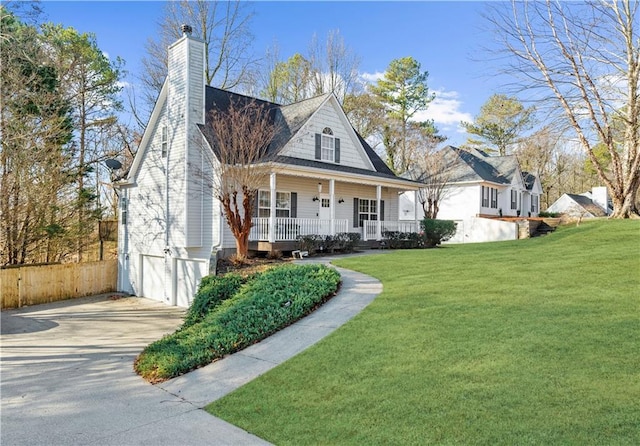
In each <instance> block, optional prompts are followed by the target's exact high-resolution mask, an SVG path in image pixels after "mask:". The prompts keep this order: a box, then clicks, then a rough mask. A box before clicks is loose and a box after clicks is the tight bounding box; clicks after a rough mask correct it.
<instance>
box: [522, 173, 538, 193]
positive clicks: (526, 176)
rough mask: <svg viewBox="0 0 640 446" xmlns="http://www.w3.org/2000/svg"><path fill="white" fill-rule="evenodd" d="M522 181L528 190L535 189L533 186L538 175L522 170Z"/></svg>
mask: <svg viewBox="0 0 640 446" xmlns="http://www.w3.org/2000/svg"><path fill="white" fill-rule="evenodd" d="M522 181H523V182H524V185H525V186H526V188H527V190H533V186H534V185H535V184H536V176H535V175H534V174H532V173H529V172H522Z"/></svg>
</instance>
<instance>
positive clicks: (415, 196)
mask: <svg viewBox="0 0 640 446" xmlns="http://www.w3.org/2000/svg"><path fill="white" fill-rule="evenodd" d="M413 219H414V220H415V228H416V233H418V232H420V219H419V218H418V190H417V189H416V190H414V191H413Z"/></svg>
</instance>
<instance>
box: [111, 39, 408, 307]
mask: <svg viewBox="0 0 640 446" xmlns="http://www.w3.org/2000/svg"><path fill="white" fill-rule="evenodd" d="M168 62H169V64H168V76H167V79H166V81H165V83H164V85H163V87H162V90H161V92H160V95H159V97H158V100H157V102H156V104H155V107H154V109H153V112H152V114H151V118H150V120H149V123H148V125H147V128H146V130H145V133H144V135H143V137H142V140H141V143H140V146H139V148H138V152H137V153H136V157H135V160H134V162H133V165H132V167H131V170H130V172H129V175H128V177H127V179H126V181H124V182H122V183H121V184H120V185H119V187H120V190H121V194H120V196H121V213H120V223H119V231H120V232H119V240H120V241H121V245H120V246H119V266H120V270H119V282H118V283H119V289H120V290H122V291H126V292H129V293H132V294H135V295H137V296H145V297H148V298H151V299H156V300H160V301H162V302H165V303H168V304H170V305H179V306H188V305H189V304H190V302H191V300H192V297H193V295H194V293H195V291H196V289H197V285H198V283H199V280H200V279H201V278H202V277H203V276H205V275H207V274H209V273H210V272H213V271H214V270H215V265H216V260H217V258H218V257H219V256H220V255H230V254H232V253H233V252H235V239H234V237H233V235H232V234H231V231H230V230H229V228H228V226H227V223H226V221H225V219H224V216H223V214H222V211H221V206H220V203H219V201H218V200H217V199H216V198H215V197H214V193H213V190H212V187H211V184H210V183H211V181H210V180H209V178H212V176H214V175H215V174H216V172H215V170H213V168H212V167H211V166H212V163H211V161H212V160H211V158H212V153H213V152H212V151H211V147H212V144H211V140H210V139H209V138H210V137H209V133H210V132H208V131H207V128H208V127H209V126H208V124H210V122H209V120H210V119H211V114H210V111H211V110H213V109H214V108H218V109H224V107H226V106H228V104H229V101H231V100H238V101H246V100H248V98H247V97H245V96H241V95H237V94H235V93H231V92H228V91H223V90H220V89H216V88H212V87H209V86H205V80H204V65H203V64H204V44H203V42H202V41H201V40H199V39H196V38H194V37H192V36H191V35H190V33H188V32H185V33H184V35H183V37H182V38H181V39H179V40H178V41H177V42H176V43H174V44H173V45H172V46H170V47H169V59H168ZM262 103H263V104H265V105H266V106H267V107H268V109H269V113H270V114H271V115H273V116H274V119H276V120H277V122H278V123H279V124H281V125H280V126H279V128H280V129H281V132H280V134H278V135H277V136H276V138H275V139H274V142H273V143H272V144H271V145H270V146H269V150H270V152H271V155H273V157H272V158H271V159H273V164H272V165H273V171H272V173H271V174H270V177H269V180H268V181H267V182H265V184H264V185H263V187H261V188H260V189H259V190H258V197H257V198H258V199H257V217H255V218H254V222H253V223H254V226H253V228H252V233H251V237H250V249H253V250H256V251H272V250H281V251H285V250H291V249H295V247H296V239H297V236H298V235H304V234H322V235H331V234H336V233H340V232H355V233H358V234H360V235H361V236H362V238H363V239H365V240H372V239H373V240H379V239H380V238H381V233H382V231H383V230H385V229H394V228H397V227H398V224H399V223H398V220H397V216H398V201H399V199H398V196H399V193H401V192H404V191H407V190H416V189H417V187H418V185H417V184H416V183H414V182H411V181H408V180H405V179H402V178H398V177H396V176H395V175H394V174H393V173H392V172H391V171H390V170H389V168H388V167H387V166H386V165H385V164H384V162H383V161H382V160H381V159H380V158H379V157H378V155H376V153H375V152H374V151H373V149H372V148H371V147H370V146H369V145H368V144H367V143H366V142H365V141H364V140H363V139H362V138H361V137H360V136H359V135H358V134H357V133H356V132H355V130H354V129H353V127H352V126H351V125H350V123H349V121H348V119H347V117H346V116H345V114H344V111H343V110H342V108H341V106H340V104H339V103H338V101H337V99H336V97H335V96H334V95H333V94H326V95H323V96H319V97H316V98H312V99H309V100H306V101H302V102H300V103H296V104H292V105H288V106H280V105H277V104H271V103H266V102H262ZM213 162H214V163H215V160H213ZM383 224H384V226H383ZM403 225H404V226H405V227H408V226H411V227H412V228H413V229H415V222H414V223H413V224H412V223H411V222H408V223H407V222H405V223H403Z"/></svg>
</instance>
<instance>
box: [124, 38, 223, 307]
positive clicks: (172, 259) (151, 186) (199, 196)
mask: <svg viewBox="0 0 640 446" xmlns="http://www.w3.org/2000/svg"><path fill="white" fill-rule="evenodd" d="M201 54H202V43H201V42H198V41H195V40H192V39H186V38H183V39H181V40H180V41H178V42H177V44H175V45H174V46H172V47H171V48H170V54H169V63H170V67H171V68H170V73H169V77H168V82H167V98H166V101H162V102H159V103H157V104H156V107H160V109H159V112H158V111H157V110H158V108H156V111H155V112H154V113H156V115H157V118H154V119H155V120H154V122H151V123H150V127H149V128H147V134H148V135H149V136H148V138H146V141H148V143H147V144H146V146H141V147H140V148H139V150H138V151H139V156H140V159H139V166H140V167H139V169H138V171H137V174H136V176H135V178H133V180H134V181H133V183H134V185H133V186H132V187H130V188H128V189H127V194H128V196H129V204H128V215H127V220H128V221H127V225H123V231H122V232H123V234H124V232H125V231H126V237H125V238H126V240H127V246H128V248H125V250H126V252H123V253H122V257H123V260H122V261H121V265H123V266H126V271H124V272H123V277H122V279H121V287H122V288H123V289H130V290H131V291H133V292H134V293H135V294H137V295H140V294H141V293H143V292H144V293H145V294H153V296H147V297H151V298H153V299H157V300H161V301H163V302H166V303H169V304H173V305H176V304H177V305H181V306H186V305H188V303H189V302H190V301H191V299H192V296H193V293H194V292H195V290H196V287H197V283H198V281H199V280H200V278H201V277H202V276H203V275H205V274H207V273H208V272H209V267H210V265H212V263H210V262H211V256H212V250H213V249H214V247H215V246H217V243H218V242H219V238H220V235H219V223H220V220H219V217H220V214H219V209H218V203H217V201H216V200H215V199H214V197H213V195H212V192H211V190H209V189H207V190H205V189H204V185H205V184H206V183H208V182H206V181H204V180H205V179H206V177H207V176H208V175H209V176H210V175H211V173H212V172H211V170H210V169H207V168H206V166H207V162H206V160H204V159H203V157H202V153H203V152H202V150H203V149H204V148H203V146H202V144H201V142H200V141H198V139H197V138H198V136H199V131H198V130H197V127H196V124H198V123H202V122H203V116H204V108H203V107H204V80H203V76H204V75H203V69H202V55H201ZM188 64H189V66H187V65H188ZM189 84H191V86H189ZM187 92H190V93H189V94H188V95H187ZM187 111H188V114H185V113H186V112H187ZM156 115H154V116H156ZM163 126H166V127H167V130H168V153H167V156H166V158H163V157H162V156H161V138H162V127H163ZM147 134H145V137H146V135H147ZM143 140H145V139H143ZM167 166H168V168H167ZM167 172H168V174H167ZM160 265H163V268H162V270H160ZM213 266H215V264H213ZM145 269H146V271H145ZM149 277H152V279H149ZM149 280H151V282H153V283H155V285H152V284H151V282H150V281H149ZM143 285H144V286H143Z"/></svg>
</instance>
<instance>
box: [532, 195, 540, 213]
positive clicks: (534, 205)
mask: <svg viewBox="0 0 640 446" xmlns="http://www.w3.org/2000/svg"><path fill="white" fill-rule="evenodd" d="M539 199H540V198H539V197H538V196H537V195H532V196H531V213H533V214H535V213H537V212H538V206H539V201H538V200H539Z"/></svg>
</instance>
